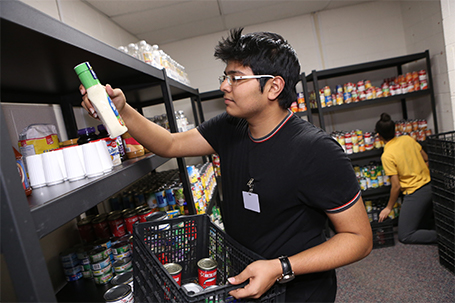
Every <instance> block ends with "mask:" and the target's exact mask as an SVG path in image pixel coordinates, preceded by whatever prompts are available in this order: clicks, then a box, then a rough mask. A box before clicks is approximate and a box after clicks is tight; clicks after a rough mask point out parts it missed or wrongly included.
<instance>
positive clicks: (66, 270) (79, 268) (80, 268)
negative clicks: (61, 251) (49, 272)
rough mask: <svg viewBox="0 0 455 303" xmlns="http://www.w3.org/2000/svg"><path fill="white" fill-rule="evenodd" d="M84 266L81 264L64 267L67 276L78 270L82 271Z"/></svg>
mask: <svg viewBox="0 0 455 303" xmlns="http://www.w3.org/2000/svg"><path fill="white" fill-rule="evenodd" d="M82 269H83V267H82V266H81V265H77V266H75V267H71V268H64V272H65V275H66V276H72V275H75V274H77V273H78V272H81V271H82Z"/></svg>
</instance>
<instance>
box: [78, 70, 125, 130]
mask: <svg viewBox="0 0 455 303" xmlns="http://www.w3.org/2000/svg"><path fill="white" fill-rule="evenodd" d="M74 71H75V72H76V74H77V76H78V77H79V79H80V80H81V83H82V85H84V87H85V89H86V90H87V95H88V97H89V99H90V101H91V102H92V104H93V106H94V107H95V110H96V112H97V114H98V117H99V118H100V119H101V121H102V122H103V124H104V126H105V127H106V129H107V132H108V133H109V136H110V138H111V139H115V138H117V137H118V136H120V135H122V134H124V133H125V132H126V131H127V130H128V128H127V127H126V126H125V122H123V119H122V117H121V116H120V114H119V113H118V111H117V108H116V107H115V105H114V103H113V102H112V100H111V98H110V97H109V95H108V94H107V93H106V90H105V88H104V87H103V86H102V85H101V83H100V81H99V79H98V78H97V76H96V74H95V72H94V71H93V68H92V67H91V66H90V64H89V63H88V62H84V63H81V64H79V65H77V66H76V67H75V68H74Z"/></svg>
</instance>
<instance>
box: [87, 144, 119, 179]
mask: <svg viewBox="0 0 455 303" xmlns="http://www.w3.org/2000/svg"><path fill="white" fill-rule="evenodd" d="M92 144H96V148H97V150H98V155H99V156H100V160H101V165H102V166H103V172H104V173H108V172H110V171H111V170H112V169H113V168H114V164H113V163H112V158H111V154H110V153H109V150H108V149H107V145H106V141H105V140H98V141H95V142H94V143H92Z"/></svg>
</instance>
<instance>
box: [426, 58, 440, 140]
mask: <svg viewBox="0 0 455 303" xmlns="http://www.w3.org/2000/svg"><path fill="white" fill-rule="evenodd" d="M425 63H426V67H427V78H428V88H429V89H431V94H430V98H431V110H432V112H433V122H434V133H435V134H437V133H439V130H438V119H437V117H436V116H437V115H436V101H435V98H434V87H433V76H432V74H431V62H430V51H429V50H426V51H425Z"/></svg>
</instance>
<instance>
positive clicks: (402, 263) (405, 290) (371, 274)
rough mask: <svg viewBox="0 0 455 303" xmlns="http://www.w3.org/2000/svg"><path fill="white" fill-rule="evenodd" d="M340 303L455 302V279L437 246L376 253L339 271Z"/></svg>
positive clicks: (400, 246)
mask: <svg viewBox="0 0 455 303" xmlns="http://www.w3.org/2000/svg"><path fill="white" fill-rule="evenodd" d="M337 276H338V294H337V299H336V301H335V302H336V303H348V302H349V303H350V302H352V303H354V302H355V303H360V302H381V303H388V302H400V303H401V302H406V303H407V302H409V303H411V302H412V303H420V302H422V303H431V302H434V303H444V302H451V303H453V302H455V275H454V274H453V273H452V272H450V271H449V270H447V269H446V268H445V267H443V266H441V265H440V263H439V257H438V247H437V245H409V244H408V245H405V244H402V243H400V242H398V240H397V238H396V232H395V245H394V246H391V247H385V248H377V249H373V251H372V252H371V253H370V255H369V256H368V257H366V258H365V259H363V260H361V261H359V262H357V263H354V264H350V265H347V266H345V267H342V268H339V269H338V270H337Z"/></svg>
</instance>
